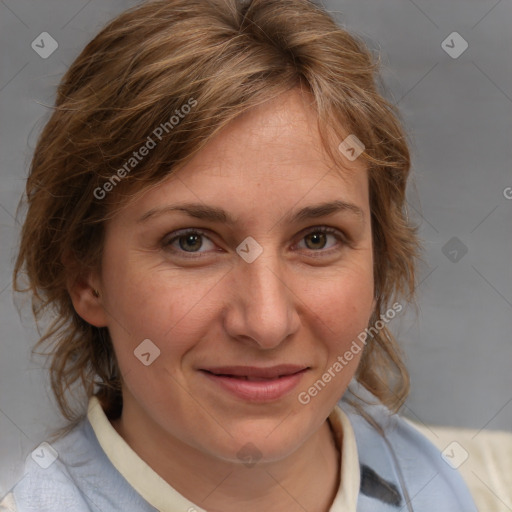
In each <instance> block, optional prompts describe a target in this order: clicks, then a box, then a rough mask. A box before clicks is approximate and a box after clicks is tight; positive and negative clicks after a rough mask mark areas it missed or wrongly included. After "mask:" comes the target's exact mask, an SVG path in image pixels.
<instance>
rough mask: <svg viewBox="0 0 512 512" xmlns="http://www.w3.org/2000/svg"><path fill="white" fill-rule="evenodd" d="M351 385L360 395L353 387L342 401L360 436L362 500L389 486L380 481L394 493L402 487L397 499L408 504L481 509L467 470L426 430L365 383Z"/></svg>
mask: <svg viewBox="0 0 512 512" xmlns="http://www.w3.org/2000/svg"><path fill="white" fill-rule="evenodd" d="M351 388H352V390H355V392H356V393H357V397H360V398H357V397H356V396H355V395H354V394H352V392H349V393H348V394H346V395H345V397H344V399H343V401H342V402H340V404H339V405H340V407H341V408H342V409H343V410H344V412H345V413H346V414H347V416H348V418H349V420H350V422H351V424H352V426H353V429H354V434H355V437H356V443H357V451H358V456H359V462H360V467H361V498H360V501H363V502H364V501H367V500H372V499H376V497H375V494H378V493H379V492H383V491H382V490H381V491H379V490H378V489H379V485H378V482H379V481H380V483H381V485H380V487H382V488H385V487H386V485H388V487H389V490H390V492H389V493H388V494H389V495H390V496H393V492H391V491H396V497H395V501H396V502H398V501H400V503H401V506H403V507H404V508H403V510H414V511H415V512H422V511H425V512H426V511H430V510H437V511H439V512H444V511H446V512H452V511H453V510H457V511H460V512H476V507H475V505H474V503H473V500H472V498H471V495H470V493H469V491H468V489H467V487H466V485H465V483H464V481H463V479H462V478H461V476H460V475H459V474H458V472H457V471H456V470H454V469H453V468H452V467H451V466H450V465H449V464H448V463H447V462H446V461H445V460H444V459H443V457H442V456H441V453H440V451H439V450H438V449H437V448H436V447H435V446H434V445H433V444H432V443H431V442H430V441H429V440H428V439H427V438H426V437H425V436H424V435H423V434H421V433H420V432H419V431H418V430H417V429H415V428H414V427H413V426H412V425H411V424H409V423H408V422H407V421H406V420H404V419H403V418H402V417H400V416H399V415H398V414H392V413H391V412H390V411H389V410H388V409H387V408H386V407H384V406H383V405H381V404H378V403H377V402H376V398H375V397H373V395H371V394H369V393H368V392H367V391H366V390H363V389H361V387H360V386H358V387H355V388H354V387H353V386H351ZM367 401H368V402H370V403H372V404H373V405H368V403H366V402H367ZM376 482H377V483H376ZM398 495H400V500H399V498H398ZM408 504H410V508H409V509H407V508H406V507H407V506H408Z"/></svg>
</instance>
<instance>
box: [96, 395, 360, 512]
mask: <svg viewBox="0 0 512 512" xmlns="http://www.w3.org/2000/svg"><path fill="white" fill-rule="evenodd" d="M87 419H88V420H89V423H90V424H91V426H92V428H93V430H94V433H95V435H96V438H97V439H98V442H99V444H100V446H101V448H102V449H103V451H104V452H105V455H106V456H107V457H108V459H109V460H110V462H111V463H112V465H113V466H114V467H115V468H116V469H117V471H119V473H120V474H121V475H122V476H123V477H124V478H125V480H126V481H127V482H128V483H129V484H130V485H131V486H132V487H133V488H134V489H135V490H136V491H137V492H138V493H139V494H140V495H141V496H142V497H143V498H144V499H145V500H146V501H147V502H148V503H149V504H150V505H152V506H153V507H155V508H156V509H157V510H159V511H160V512H175V511H177V510H179V511H183V510H195V511H197V512H206V511H205V510H204V509H202V508H200V507H199V506H198V505H196V504H194V503H192V502H191V501H190V500H188V499H187V498H185V497H184V496H182V495H181V494H180V493H179V492H178V491H176V490H175V489H174V488H173V487H172V486H171V485H169V484H168V483H167V482H166V481H165V480H164V479H163V478H162V477H161V476H159V475H158V473H156V472H155V471H154V470H153V469H152V468H151V467H150V466H149V465H148V464H147V463H146V462H144V461H143V460H142V459H141V458H140V457H139V456H138V455H137V454H136V453H135V451H134V450H133V449H132V448H131V447H130V446H129V445H128V443H127V442H126V441H125V440H124V439H123V438H122V437H121V436H120V435H119V434H118V433H117V431H116V430H115V428H114V427H113V426H112V425H111V423H110V422H109V420H108V418H107V417H106V415H105V413H104V411H103V409H102V407H101V405H100V402H99V400H98V399H97V398H96V397H95V396H93V397H91V399H90V401H89V407H88V411H87ZM329 422H330V424H331V427H332V430H333V432H334V435H335V438H336V441H337V445H338V446H341V454H340V457H341V471H340V485H339V488H338V492H337V494H336V496H335V498H334V501H333V503H332V505H331V508H330V509H329V512H356V507H357V497H358V495H359V485H360V469H359V459H358V454H357V445H356V438H355V435H354V430H353V429H352V425H351V424H350V420H349V419H348V417H347V415H346V414H345V413H344V412H343V410H342V409H341V408H340V407H339V406H336V407H335V408H334V409H333V411H332V412H331V414H330V415H329Z"/></svg>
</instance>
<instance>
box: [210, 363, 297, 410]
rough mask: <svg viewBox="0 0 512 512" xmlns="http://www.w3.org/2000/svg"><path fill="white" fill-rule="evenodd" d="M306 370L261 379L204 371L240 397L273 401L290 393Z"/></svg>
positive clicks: (259, 400)
mask: <svg viewBox="0 0 512 512" xmlns="http://www.w3.org/2000/svg"><path fill="white" fill-rule="evenodd" d="M306 371H307V370H302V371H300V372H297V373H294V374H292V375H285V376H283V377H278V378H277V379H272V380H260V381H250V380H244V379H237V378H234V377H224V376H221V375H214V374H213V373H208V372H206V371H203V372H202V373H203V374H204V375H206V376H207V377H208V378H209V379H210V380H211V381H214V382H216V383H217V384H219V386H221V387H222V388H223V389H225V390H226V391H229V392H230V393H232V394H233V395H235V396H237V397H238V398H241V399H243V400H246V401H249V402H272V401H275V400H278V399H280V398H283V397H284V396H286V395H287V394H288V393H290V392H291V391H292V390H293V389H294V388H295V387H296V386H297V385H298V384H299V382H300V380H301V379H302V375H303V374H304V373H305V372H306Z"/></svg>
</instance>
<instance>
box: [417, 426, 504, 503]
mask: <svg viewBox="0 0 512 512" xmlns="http://www.w3.org/2000/svg"><path fill="white" fill-rule="evenodd" d="M410 423H411V424H412V425H413V426H414V427H416V428H417V429H418V430H419V431H420V432H421V433H423V435H425V436H426V437H427V438H428V439H429V440H430V441H431V442H432V443H433V444H435V445H436V446H437V447H438V448H439V450H440V451H441V452H442V457H443V458H444V459H445V461H446V462H447V464H449V465H451V466H452V467H455V468H457V469H458V471H459V472H460V474H461V475H462V477H463V478H464V480H465V481H466V484H467V485H468V487H469V489H470V491H471V494H472V495H473V499H474V500H475V503H476V506H477V508H478V510H479V511H480V512H511V511H512V433H511V432H502V431H492V430H480V431H479V430H471V429H462V428H453V427H436V426H432V425H421V424H419V423H417V422H413V421H410Z"/></svg>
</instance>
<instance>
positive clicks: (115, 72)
mask: <svg viewBox="0 0 512 512" xmlns="http://www.w3.org/2000/svg"><path fill="white" fill-rule="evenodd" d="M377 71H378V66H377V63H376V60H375V59H374V58H373V56H372V54H371V52H370V51H369V50H368V48H367V47H366V45H365V44H364V42H363V41H362V40H360V39H358V38H356V37H355V36H353V35H351V34H349V33H348V32H347V31H346V30H344V29H342V28H340V27H339V26H338V25H337V24H336V22H335V21H334V20H333V18H331V16H330V15H329V14H328V13H327V12H326V11H325V10H323V9H322V8H321V7H319V6H318V5H316V4H315V3H313V2H311V1H308V0H253V1H250V2H247V1H245V2H237V1H236V0H210V1H208V0H157V1H150V2H147V3H144V4H142V5H140V6H137V7H135V8H133V9H130V10H128V11H126V12H124V13H122V14H121V15H120V16H118V17H117V18H116V19H114V20H113V21H112V22H110V23H109V24H108V25H107V26H106V27H105V28H104V29H103V30H101V32H100V33H99V34H98V35H97V36H96V37H95V38H94V39H93V40H92V41H91V42H90V43H89V44H88V45H87V46H86V47H85V49H84V50H83V51H82V52H81V54H80V55H79V56H78V57H77V59H76V60H75V61H74V62H73V64H72V65H71V67H70V68H69V70H68V71H67V72H66V74H65V75H64V76H63V78H62V80H61V82H60V85H59V87H58V91H57V97H56V101H55V106H54V107H53V109H52V110H53V111H52V113H51V117H50V119H49V120H48V122H47V124H46V126H45V128H44V129H43V131H42V133H41V135H40V138H39V140H38V143H37V146H36V148H35V152H34V156H33V160H32V164H31V168H30V173H29V176H28V179H27V184H26V197H24V201H23V200H22V203H20V204H24V202H26V206H27V214H26V218H25V221H24V224H23V228H22V232H21V239H20V248H19V253H18V257H17V260H16V263H15V268H14V275H13V280H14V289H15V290H16V291H18V292H19V291H28V292H30V293H31V297H32V306H33V312H34V314H35V317H36V321H37V322H40V321H41V320H42V318H43V317H44V318H50V319H51V321H50V323H49V324H48V325H46V327H45V329H44V331H43V332H42V333H41V338H40V341H39V342H38V344H37V345H36V349H37V348H40V347H41V346H43V345H45V346H47V347H48V350H47V351H46V352H45V354H46V355H47V356H48V357H49V358H50V376H51V385H52V389H53V391H54V394H55V397H56V399H57V403H58V405H59V407H60V409H61V411H62V413H63V415H64V416H65V417H66V418H67V419H68V420H70V421H73V420H75V421H76V420H77V418H78V413H77V412H76V411H75V410H74V407H73V406H72V400H70V398H71V397H70V396H69V394H68V391H70V390H73V389H81V390H83V391H85V394H86V396H87V397H90V396H92V395H93V394H96V395H97V396H98V397H99V398H100V401H101V403H102V405H103V407H104V409H105V411H106V413H107V415H108V416H109V417H111V418H114V417H117V416H119V414H120V412H121V408H122V395H121V385H120V377H119V371H118V367H117V362H116V358H115V354H114V351H113V349H112V344H111V340H110V337H109V333H108V330H107V329H106V328H97V327H94V326H92V325H90V324H88V323H87V322H85V321H84V320H83V319H82V318H81V317H80V316H78V315H77V313H76V312H75V310H74V308H73V305H72V302H71V299H70V296H69V293H68V290H67V286H66V283H67V282H69V279H76V278H78V277H79V276H80V275H81V273H83V272H84V271H86V270H90V269H99V266H100V261H101V255H102V247H103V236H104V223H105V221H106V220H107V219H108V218H109V216H110V215H112V213H113V212H115V211H116V210H117V209H118V208H120V207H121V206H122V205H123V204H125V202H126V201H129V200H130V198H132V197H134V195H136V194H139V193H141V192H143V191H145V190H147V188H148V187H150V186H155V185H156V184H158V183H159V182H160V181H162V180H164V179H166V178H168V177H169V174H170V173H172V172H173V169H176V167H177V166H178V165H180V166H181V165H184V164H185V163H186V162H187V161H188V160H189V159H190V158H191V157H192V156H193V155H194V154H196V153H197V152H198V151H200V150H201V148H202V147H203V146H204V145H205V144H206V143H207V142H208V141H209V140H211V139H212V137H213V136H214V135H215V134H216V133H217V132H219V130H221V129H222V128H223V127H224V126H226V125H227V124H228V123H230V122H231V121H232V120H233V119H235V118H236V117H237V116H239V115H240V114H242V113H243V112H245V111H247V110H248V109H250V108H251V107H253V106H255V105H258V104H261V103H263V102H265V101H268V100H270V99H272V98H275V97H276V96H278V95H280V94H282V93H284V92H286V91H288V90H290V89H292V88H295V87H300V88H302V89H303V90H305V91H307V93H308V94H309V96H310V98H311V101H312V105H313V107H314V108H315V110H316V112H317V115H318V129H319V131H320V134H321V137H322V141H323V144H324V147H325V150H326V151H327V154H328V155H329V156H330V158H331V159H332V161H333V162H334V163H335V165H342V161H341V155H340V152H339V151H338V150H337V144H338V143H339V142H340V141H341V140H343V139H344V138H345V137H346V136H347V134H348V133H352V134H355V135H356V136H357V137H358V138H359V139H360V140H361V141H363V143H364V145H365V151H364V153H363V154H362V155H361V157H360V158H363V159H364V160H365V161H366V164H367V167H368V175H369V190H370V209H371V215H372V236H373V248H374V261H375V263H374V280H375V295H376V299H377V305H376V309H375V312H374V315H373V317H372V319H371V323H373V322H375V321H376V320H377V319H378V318H379V317H380V316H381V314H383V313H384V312H385V310H386V308H388V307H389V305H390V303H391V301H392V300H395V299H396V298H399V297H400V298H405V299H406V300H410V299H411V298H412V297H413V293H414V284H415V279H414V269H415V261H416V257H417V252H418V242H417V238H416V231H415V228H413V227H411V226H410V225H409V224H408V220H407V218H406V216H405V190H406V182H407V177H408V174H409V168H410V156H409V151H408V146H407V142H406V138H405V135H404V133H403V130H402V128H401V125H400V122H399V119H398V116H397V113H396V111H395V109H394V107H393V106H392V104H390V103H389V102H388V101H386V100H385V99H384V97H383V96H382V94H381V93H380V92H379V90H378V89H379V87H378V74H377ZM191 99H193V100H194V105H195V106H194V108H192V109H190V111H189V113H187V115H186V116H180V122H179V123H178V124H176V125H175V126H173V127H172V129H169V130H167V131H168V133H165V132H164V133H163V137H162V141H161V142H160V143H158V144H157V145H156V147H155V148H154V149H152V150H151V151H150V152H149V154H148V155H147V156H146V157H145V158H144V159H143V161H141V162H140V163H139V164H138V165H137V166H136V167H134V168H133V169H132V170H131V171H130V172H129V173H125V174H126V176H124V177H123V178H122V180H117V181H116V182H115V188H114V190H112V191H111V192H110V193H108V194H106V196H105V198H98V197H97V196H99V194H98V188H101V187H103V186H104V184H105V183H106V182H107V181H109V180H112V176H113V175H114V174H115V173H116V172H117V171H118V169H120V168H122V166H123V165H124V164H125V163H126V162H127V161H128V160H129V158H130V157H131V156H132V154H133V151H135V150H137V149H139V148H140V147H141V146H142V145H143V144H144V143H145V142H146V141H147V137H148V136H150V135H151V134H152V133H153V131H154V130H155V128H156V127H158V126H160V125H161V124H162V123H164V122H166V121H168V120H169V119H170V118H171V116H172V115H173V114H176V113H179V112H180V111H181V110H180V109H181V108H182V106H183V105H185V104H187V103H189V104H190V101H191ZM181 112H182V111H181ZM181 117H182V119H181ZM118 176H119V174H118ZM111 182H112V181H111ZM95 191H96V193H95ZM22 277H24V278H25V282H24V283H23V284H22V283H21V281H20V279H21V278H22ZM356 377H357V379H358V381H359V382H360V383H361V384H362V385H363V386H364V387H365V388H367V389H368V390H370V391H371V392H372V393H373V394H374V395H375V396H376V397H377V398H378V399H379V400H380V401H381V402H382V403H384V404H386V405H387V406H388V407H390V408H391V409H394V410H397V408H398V407H399V406H400V405H401V404H402V402H403V401H404V399H405V397H406V396H407V393H408V389H409V377H408V373H407V371H406V369H405V366H404V364H403V361H402V356H401V352H400V349H399V347H398V345H397V343H396V341H395V339H394V338H393V336H392V335H391V333H390V332H389V331H388V330H387V329H386V327H384V328H383V329H381V330H379V332H378V333H377V334H376V335H374V336H373V337H371V338H369V340H368V344H367V346H366V347H365V350H364V352H363V355H362V359H361V362H360V365H359V367H358V370H357V374H356Z"/></svg>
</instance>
